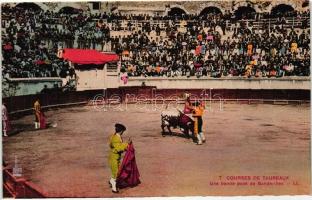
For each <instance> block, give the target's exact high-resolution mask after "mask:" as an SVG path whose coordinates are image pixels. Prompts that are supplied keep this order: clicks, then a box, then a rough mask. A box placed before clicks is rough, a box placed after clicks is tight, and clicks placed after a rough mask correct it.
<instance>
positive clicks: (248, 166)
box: [3, 97, 311, 197]
mask: <svg viewBox="0 0 312 200" xmlns="http://www.w3.org/2000/svg"><path fill="white" fill-rule="evenodd" d="M117 99H118V98H117ZM117 99H116V97H115V98H112V99H111V101H112V103H111V104H106V105H103V104H93V103H89V104H88V105H82V106H73V107H67V108H54V109H52V110H49V111H47V112H46V116H47V119H48V123H49V124H50V127H49V128H48V129H45V130H36V131H34V130H33V123H32V122H33V116H32V115H27V116H24V117H21V118H19V119H17V120H14V121H12V126H13V127H15V129H16V130H15V131H16V132H17V133H16V135H13V136H11V137H9V138H8V139H7V138H4V141H3V148H4V151H3V153H4V159H5V160H6V161H7V162H8V163H14V161H15V158H16V157H17V160H18V165H19V167H22V169H23V175H24V176H25V178H27V179H29V180H31V181H32V182H33V183H35V184H36V185H38V186H40V187H41V188H43V189H44V191H45V192H46V195H47V196H51V197H116V195H115V194H111V192H110V188H109V186H108V184H107V180H108V178H109V176H110V175H109V173H110V171H109V167H108V165H107V159H108V157H107V156H108V151H107V149H108V137H109V135H110V134H112V132H113V130H114V129H113V125H114V123H116V122H122V123H124V124H125V125H126V126H127V128H128V131H127V132H126V134H125V138H127V137H131V138H132V140H133V142H134V146H135V149H136V157H137V164H138V168H139V171H140V174H141V178H140V179H141V181H142V183H141V184H140V185H139V186H137V187H134V188H128V189H125V190H121V192H120V193H119V194H118V196H121V197H122V196H124V197H125V196H128V197H130V196H136V197H144V196H207V195H251V194H258V195H265V194H274V195H281V194H307V193H308V192H309V189H310V179H309V177H310V175H311V174H310V171H309V166H310V149H309V147H310V105H309V104H306V103H301V105H298V104H297V103H295V104H292V103H290V104H288V105H285V104H284V103H283V104H284V105H279V104H281V103H279V104H278V103H276V104H273V103H265V102H262V103H260V104H259V102H258V103H257V104H253V103H250V104H249V103H248V102H246V101H238V102H237V101H234V102H233V101H228V102H223V103H221V104H220V101H219V100H218V99H215V100H214V101H210V100H209V99H207V101H206V104H207V108H206V111H205V114H204V132H205V134H206V138H207V142H206V143H205V144H204V145H196V144H195V143H193V141H192V140H189V139H186V138H184V137H183V135H182V134H181V131H180V130H179V129H174V134H173V135H172V136H169V135H166V136H165V137H163V136H162V135H161V128H160V114H161V111H163V110H164V109H165V107H166V106H167V105H168V104H169V106H168V108H167V109H168V110H172V109H173V110H174V109H177V108H178V109H182V107H183V106H182V105H180V104H177V103H178V102H176V101H174V102H172V101H170V102H168V103H166V104H165V105H162V104H161V103H158V104H151V103H150V102H144V101H142V97H141V100H140V101H138V100H136V102H132V103H131V102H130V101H128V103H127V104H126V103H123V104H116V102H115V101H116V100H117ZM158 99H159V98H158ZM132 100H134V99H132ZM113 102H115V103H113ZM219 176H222V177H224V179H222V180H224V181H225V182H226V181H227V182H229V180H231V179H230V178H231V177H234V176H288V177H289V178H288V180H286V181H279V182H282V183H283V185H273V186H268V185H265V183H263V184H264V185H260V186H233V185H232V186H231V185H227V186H215V185H211V182H217V181H218V180H219ZM226 177H228V178H229V179H228V180H227V179H226ZM261 182H266V181H263V180H262V181H261ZM297 184H298V185H297Z"/></svg>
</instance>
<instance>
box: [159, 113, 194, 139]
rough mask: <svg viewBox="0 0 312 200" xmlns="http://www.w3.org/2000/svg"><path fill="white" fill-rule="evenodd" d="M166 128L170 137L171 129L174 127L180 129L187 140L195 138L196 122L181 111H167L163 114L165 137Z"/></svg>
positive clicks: (162, 124)
mask: <svg viewBox="0 0 312 200" xmlns="http://www.w3.org/2000/svg"><path fill="white" fill-rule="evenodd" d="M165 127H167V129H168V131H169V134H170V135H172V131H171V127H173V128H180V129H181V130H182V132H183V134H184V135H185V137H186V138H190V137H193V136H194V121H193V120H192V119H191V118H190V117H189V116H187V115H186V114H184V113H183V112H181V111H180V110H177V111H168V110H165V111H163V112H162V113H161V129H162V136H165V133H166V132H165ZM190 132H191V133H190Z"/></svg>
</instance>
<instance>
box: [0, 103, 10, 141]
mask: <svg viewBox="0 0 312 200" xmlns="http://www.w3.org/2000/svg"><path fill="white" fill-rule="evenodd" d="M10 130H11V127H10V121H9V114H8V110H7V108H6V106H5V103H2V131H3V136H4V137H8V132H9V131H10Z"/></svg>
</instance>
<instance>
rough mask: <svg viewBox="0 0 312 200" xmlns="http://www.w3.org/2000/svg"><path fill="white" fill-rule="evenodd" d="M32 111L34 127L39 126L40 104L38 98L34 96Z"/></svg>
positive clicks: (37, 127)
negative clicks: (33, 113)
mask: <svg viewBox="0 0 312 200" xmlns="http://www.w3.org/2000/svg"><path fill="white" fill-rule="evenodd" d="M34 112H35V129H39V128H40V115H41V106H40V101H39V98H36V101H35V103H34Z"/></svg>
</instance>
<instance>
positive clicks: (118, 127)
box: [115, 123, 127, 133]
mask: <svg viewBox="0 0 312 200" xmlns="http://www.w3.org/2000/svg"><path fill="white" fill-rule="evenodd" d="M125 130H127V128H126V127H125V126H124V125H122V124H119V123H116V124H115V131H116V133H120V132H123V131H125Z"/></svg>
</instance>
